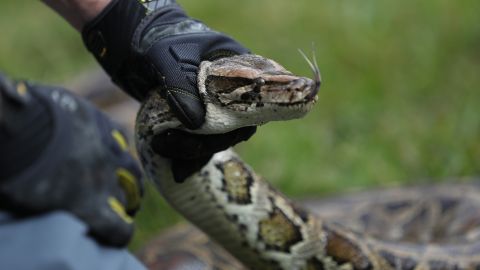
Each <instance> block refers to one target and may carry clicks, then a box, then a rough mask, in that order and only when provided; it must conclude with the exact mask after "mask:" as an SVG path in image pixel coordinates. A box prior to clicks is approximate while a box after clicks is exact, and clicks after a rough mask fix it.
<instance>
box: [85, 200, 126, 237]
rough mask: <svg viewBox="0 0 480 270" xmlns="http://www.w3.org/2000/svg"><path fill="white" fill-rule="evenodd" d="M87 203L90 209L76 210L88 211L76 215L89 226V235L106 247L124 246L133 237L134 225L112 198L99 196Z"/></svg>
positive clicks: (120, 204)
mask: <svg viewBox="0 0 480 270" xmlns="http://www.w3.org/2000/svg"><path fill="white" fill-rule="evenodd" d="M89 203H90V206H91V207H87V208H86V207H79V208H78V209H89V211H88V212H84V213H79V214H78V216H79V217H80V218H81V219H83V220H84V221H85V222H86V223H87V224H88V225H89V234H90V235H92V236H93V237H94V238H95V239H96V240H97V241H98V242H100V243H102V244H105V245H108V246H115V247H124V246H126V245H127V244H128V243H129V242H130V240H131V238H132V236H133V232H134V225H133V220H132V218H131V217H130V216H129V215H128V214H127V213H126V211H125V208H124V207H123V205H122V203H120V201H118V200H117V199H116V198H115V197H112V196H109V197H106V196H100V197H97V200H95V199H92V200H90V202H89Z"/></svg>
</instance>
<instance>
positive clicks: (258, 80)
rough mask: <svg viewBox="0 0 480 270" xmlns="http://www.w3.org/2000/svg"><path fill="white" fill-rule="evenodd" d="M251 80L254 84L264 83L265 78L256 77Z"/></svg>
mask: <svg viewBox="0 0 480 270" xmlns="http://www.w3.org/2000/svg"><path fill="white" fill-rule="evenodd" d="M253 82H254V83H255V84H256V85H260V86H262V85H265V79H263V78H256V79H255V80H253Z"/></svg>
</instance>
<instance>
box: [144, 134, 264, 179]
mask: <svg viewBox="0 0 480 270" xmlns="http://www.w3.org/2000/svg"><path fill="white" fill-rule="evenodd" d="M256 130H257V128H256V127H244V128H240V129H237V130H234V131H231V132H228V133H225V134H214V135H202V134H191V133H188V132H185V131H182V130H175V129H171V130H168V131H166V132H164V133H162V134H159V135H157V136H155V137H154V139H153V142H152V148H153V150H154V151H155V152H157V153H158V154H160V155H162V156H164V157H166V158H169V159H171V160H172V172H173V177H174V178H175V181H176V182H179V183H181V182H183V181H184V180H185V178H187V177H189V176H190V175H192V174H193V173H194V172H196V171H197V170H199V169H200V168H201V167H203V166H204V165H205V164H206V163H207V162H208V161H209V160H210V158H211V157H212V156H213V154H215V153H216V152H220V151H223V150H225V149H227V148H228V147H230V146H233V145H235V144H237V143H239V142H242V141H246V140H248V139H249V138H250V137H251V136H252V135H253V134H254V133H255V131H256Z"/></svg>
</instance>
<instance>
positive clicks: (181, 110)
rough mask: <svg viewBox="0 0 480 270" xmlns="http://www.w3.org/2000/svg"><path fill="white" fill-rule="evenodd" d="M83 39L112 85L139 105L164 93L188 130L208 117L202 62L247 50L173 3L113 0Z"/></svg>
mask: <svg viewBox="0 0 480 270" xmlns="http://www.w3.org/2000/svg"><path fill="white" fill-rule="evenodd" d="M142 3H143V4H142ZM83 38H84V41H85V44H86V46H87V47H88V49H89V50H90V51H91V52H92V53H93V54H94V55H95V57H96V58H97V60H98V61H99V62H100V64H101V65H102V66H103V68H104V69H105V70H106V71H107V73H108V74H109V75H110V76H111V77H112V79H113V81H114V82H116V83H117V84H119V85H120V87H121V88H123V89H124V90H125V91H126V92H128V93H129V94H130V95H131V96H133V97H134V98H136V99H137V100H140V101H142V99H143V98H144V97H145V96H146V94H147V93H148V91H151V90H153V89H155V90H157V91H160V93H161V95H162V96H163V97H164V98H166V99H167V101H168V103H169V105H170V107H171V108H172V110H173V111H174V112H175V114H176V116H177V118H178V119H179V120H180V121H181V122H182V123H183V124H184V125H185V126H186V127H187V128H189V129H196V128H199V127H200V126H201V125H202V123H203V122H204V117H205V108H204V105H203V103H202V102H201V100H200V96H199V93H198V89H197V79H196V78H197V72H198V66H199V65H200V62H201V61H203V60H213V59H216V58H220V57H224V56H231V55H234V54H244V53H247V52H248V50H247V49H245V48H244V47H243V46H241V45H240V44H238V43H237V42H236V41H234V40H233V39H231V38H230V37H228V36H226V35H224V34H221V33H219V32H215V31H212V30H210V29H209V28H208V27H207V26H205V25H204V24H202V23H201V22H199V21H196V20H193V19H191V18H190V17H188V16H187V15H186V14H185V12H184V11H183V10H182V9H181V8H180V7H179V6H178V5H177V4H175V1H173V0H154V1H147V0H143V1H140V0H113V1H112V2H111V3H110V4H109V5H108V6H107V7H106V8H105V10H104V11H103V12H102V13H101V14H100V15H99V16H98V17H97V18H95V19H94V20H93V21H92V22H90V23H89V24H88V25H87V26H86V27H85V28H84V30H83Z"/></svg>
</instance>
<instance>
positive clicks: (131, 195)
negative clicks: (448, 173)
mask: <svg viewBox="0 0 480 270" xmlns="http://www.w3.org/2000/svg"><path fill="white" fill-rule="evenodd" d="M116 174H117V178H118V183H119V185H120V186H121V187H122V189H123V190H124V191H125V195H126V197H127V211H135V210H136V209H138V207H139V206H140V200H141V198H140V190H139V189H138V185H137V178H136V177H135V176H134V175H133V174H132V173H130V172H129V171H128V170H126V169H124V168H119V169H117V171H116Z"/></svg>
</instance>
